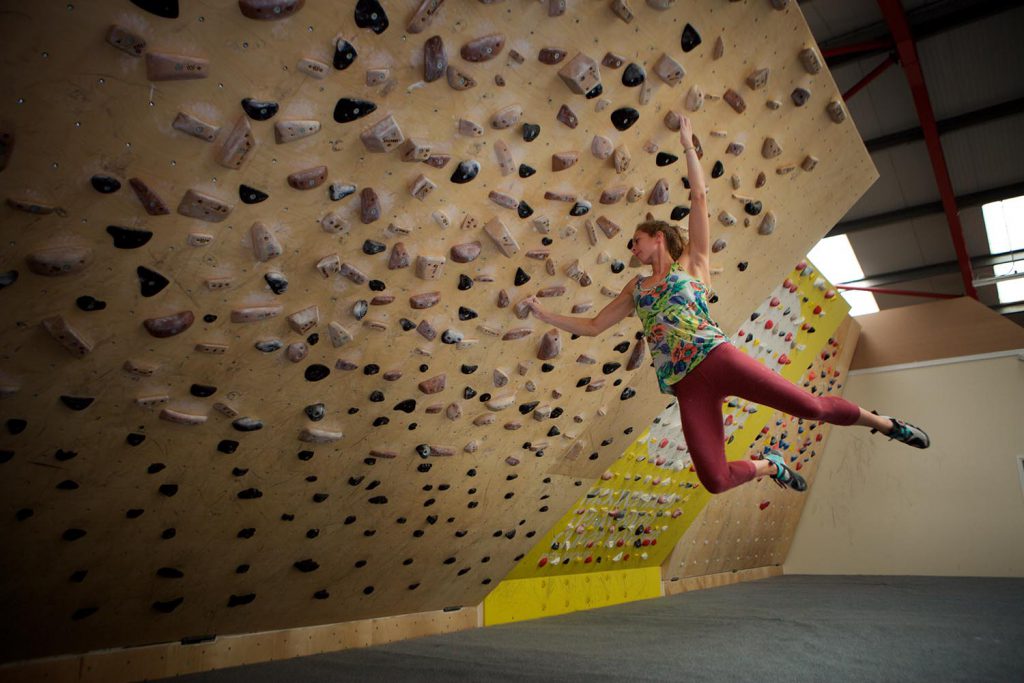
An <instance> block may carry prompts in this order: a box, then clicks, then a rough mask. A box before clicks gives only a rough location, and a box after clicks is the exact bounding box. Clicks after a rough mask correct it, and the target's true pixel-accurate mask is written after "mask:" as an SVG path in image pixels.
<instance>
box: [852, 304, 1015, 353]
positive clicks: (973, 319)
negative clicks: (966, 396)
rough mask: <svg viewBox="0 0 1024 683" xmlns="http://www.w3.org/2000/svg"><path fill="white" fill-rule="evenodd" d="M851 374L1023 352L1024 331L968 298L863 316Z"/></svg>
mask: <svg viewBox="0 0 1024 683" xmlns="http://www.w3.org/2000/svg"><path fill="white" fill-rule="evenodd" d="M859 322H860V324H861V326H862V333H861V340H860V344H859V346H858V347H857V353H856V354H855V355H854V357H853V362H852V364H851V366H850V369H851V370H864V369H868V368H877V367H884V366H887V365H902V364H904V363H918V362H921V361H928V360H936V359H940V358H955V357H957V356H972V355H976V354H982V353H994V352H997V351H1008V350H1014V349H1022V348H1024V329H1022V328H1021V327H1020V326H1019V325H1017V324H1015V323H1013V322H1012V321H1010V320H1007V319H1006V318H1005V317H1003V316H1001V315H999V314H998V313H996V312H995V311H993V310H992V309H990V308H989V307H987V306H985V305H984V304H982V303H980V302H978V301H977V300H975V299H972V298H970V297H960V298H959V299H947V300H943V301H935V302H931V303H926V304H917V305H915V306H904V307H903V308H894V309H890V310H886V311H880V312H879V313H872V314H871V315H865V316H861V317H860V318H859Z"/></svg>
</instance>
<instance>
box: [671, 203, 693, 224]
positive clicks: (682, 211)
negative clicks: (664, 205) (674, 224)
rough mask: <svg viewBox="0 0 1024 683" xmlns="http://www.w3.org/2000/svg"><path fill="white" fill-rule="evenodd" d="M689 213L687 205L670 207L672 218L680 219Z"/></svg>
mask: <svg viewBox="0 0 1024 683" xmlns="http://www.w3.org/2000/svg"><path fill="white" fill-rule="evenodd" d="M689 215H690V207H688V206H676V207H674V208H673V209H672V215H671V217H672V220H674V221H681V220H683V219H684V218H686V217H687V216H689Z"/></svg>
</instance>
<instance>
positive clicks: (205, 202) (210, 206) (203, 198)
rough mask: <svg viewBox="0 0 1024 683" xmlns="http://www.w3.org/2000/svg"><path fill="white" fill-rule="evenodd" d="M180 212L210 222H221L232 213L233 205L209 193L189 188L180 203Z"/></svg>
mask: <svg viewBox="0 0 1024 683" xmlns="http://www.w3.org/2000/svg"><path fill="white" fill-rule="evenodd" d="M178 213H180V214H181V215H182V216H188V217H189V218H198V219H199V220H201V221H207V222H209V223H219V222H221V221H222V220H224V219H225V218H227V217H228V214H230V213H231V206H230V205H228V204H226V203H224V202H222V201H220V200H219V199H217V198H216V197H211V196H210V195H208V194H203V193H202V192H197V191H196V190H188V191H187V192H186V193H185V195H184V196H183V197H182V198H181V202H180V203H179V204H178Z"/></svg>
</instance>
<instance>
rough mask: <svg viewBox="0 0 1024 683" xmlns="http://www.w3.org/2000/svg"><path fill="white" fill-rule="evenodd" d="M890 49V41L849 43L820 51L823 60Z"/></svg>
mask: <svg viewBox="0 0 1024 683" xmlns="http://www.w3.org/2000/svg"><path fill="white" fill-rule="evenodd" d="M890 47H892V41H891V40H872V41H870V42H867V43H851V44H849V45H839V46H837V47H832V48H829V49H827V50H822V51H821V56H822V57H824V58H825V59H828V58H829V57H838V56H840V55H850V54H858V53H861V52H872V51H874V50H885V49H887V48H890Z"/></svg>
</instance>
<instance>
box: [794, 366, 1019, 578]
mask: <svg viewBox="0 0 1024 683" xmlns="http://www.w3.org/2000/svg"><path fill="white" fill-rule="evenodd" d="M844 395H845V397H846V398H848V399H849V400H851V401H853V402H855V403H858V404H860V405H862V406H864V407H865V408H867V409H868V410H872V409H876V410H878V412H879V413H882V414H883V415H894V416H896V417H901V418H903V419H905V420H907V421H909V422H912V423H914V424H917V425H919V426H921V427H922V428H924V429H926V430H927V431H928V433H929V435H930V436H931V440H932V445H931V448H929V449H926V450H918V449H915V448H911V447H909V446H906V445H904V444H901V443H899V442H896V441H889V440H888V439H887V438H885V437H883V436H882V435H881V434H874V435H871V434H870V432H869V431H868V429H867V428H865V427H836V428H833V429H832V433H831V435H830V437H829V443H828V446H827V449H826V451H825V452H824V453H823V457H822V460H821V462H820V463H819V465H818V468H819V469H818V472H817V475H816V479H815V481H814V484H813V486H812V488H811V489H810V490H809V491H808V495H809V499H808V501H807V505H806V507H805V508H804V512H803V515H802V516H801V519H800V523H799V525H798V526H797V530H796V536H795V538H794V541H793V545H792V547H791V549H790V553H789V556H788V557H787V559H786V562H785V564H784V570H785V573H787V574H881V575H884V574H912V575H932V576H1012V577H1024V492H1022V490H1021V479H1020V476H1019V474H1018V469H1019V465H1018V464H1017V457H1018V456H1020V455H1024V362H1022V361H1021V360H1019V359H1018V358H1017V357H1015V356H1008V357H1002V358H992V359H986V360H971V361H968V362H960V363H946V364H942V365H934V366H929V367H920V368H914V369H906V370H898V371H885V372H873V373H868V374H856V375H853V376H851V377H849V378H847V384H846V388H845V393H844Z"/></svg>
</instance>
